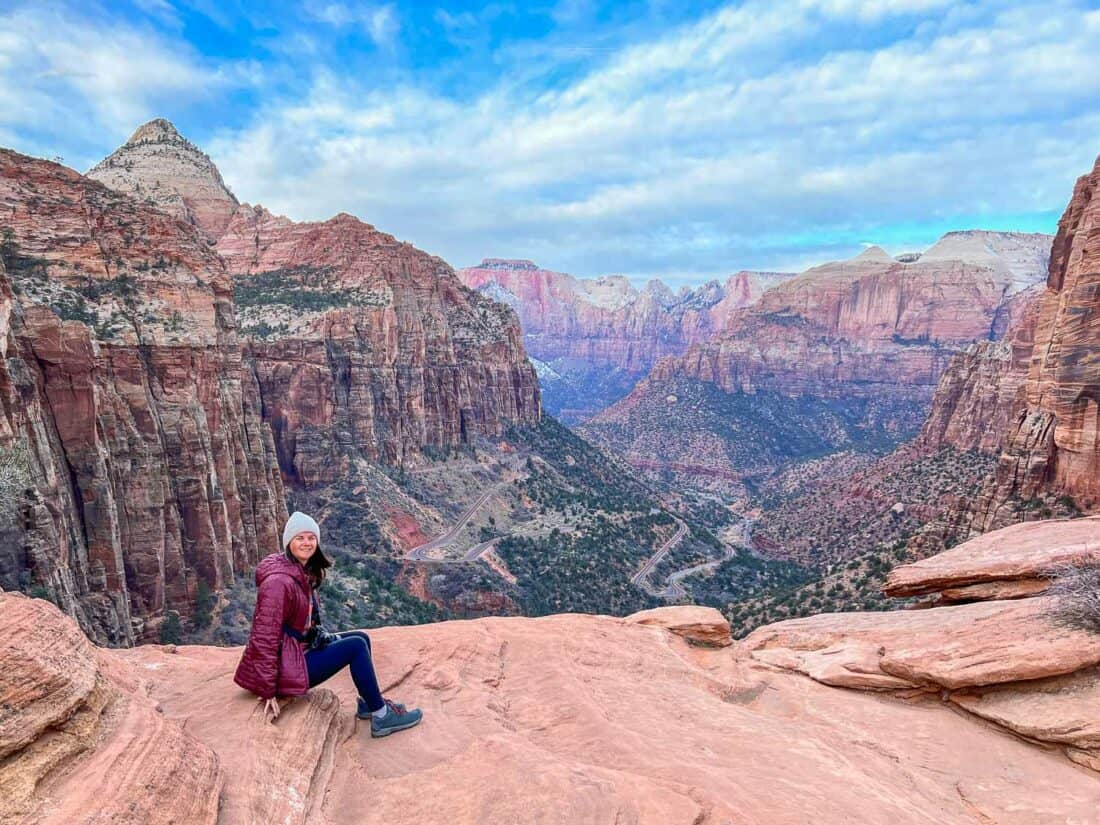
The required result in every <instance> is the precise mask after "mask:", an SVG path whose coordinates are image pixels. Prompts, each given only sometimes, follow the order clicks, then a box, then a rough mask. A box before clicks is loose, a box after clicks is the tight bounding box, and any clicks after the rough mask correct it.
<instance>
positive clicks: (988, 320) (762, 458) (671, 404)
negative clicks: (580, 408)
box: [583, 232, 1049, 488]
mask: <svg viewBox="0 0 1100 825" xmlns="http://www.w3.org/2000/svg"><path fill="white" fill-rule="evenodd" d="M1047 243H1049V236H1044V235H1019V234H1014V233H989V232H969V233H951V234H949V235H947V236H945V237H944V238H943V239H942V240H941V241H940V242H939V243H938V244H936V245H935V246H934V247H933V248H932V249H931V250H929V252H928V253H926V254H924V255H922V256H920V258H918V259H917V260H916V261H914V262H911V263H901V262H899V261H896V260H894V259H892V258H890V257H889V256H888V255H886V253H885V252H883V251H882V250H881V249H879V248H877V247H873V248H871V249H869V250H867V251H865V252H864V253H862V254H861V255H859V256H857V257H855V258H853V259H851V260H849V261H841V262H836V263H831V264H825V265H823V266H820V267H815V268H813V269H810V270H807V271H806V272H804V273H802V274H801V275H799V276H798V277H796V278H793V279H791V280H788V281H785V282H783V283H781V284H779V285H778V286H775V287H773V288H772V289H769V290H767V291H766V292H765V293H764V294H763V295H762V296H761V298H760V300H759V301H757V302H756V303H755V304H753V305H752V306H749V307H747V308H744V309H741V310H739V311H735V312H734V313H732V315H731V316H730V317H729V319H728V321H727V323H726V325H725V327H724V329H723V330H722V331H721V332H720V333H719V334H718V335H717V336H715V337H714V338H712V339H711V340H709V341H705V342H703V343H700V344H696V345H694V346H692V347H690V348H689V349H688V351H687V352H686V353H684V354H683V355H681V356H678V357H668V358H663V359H661V360H660V361H658V362H657V364H656V365H655V366H654V368H653V369H652V370H651V371H650V373H649V375H648V376H646V378H644V379H643V380H642V381H641V382H639V383H638V385H637V386H636V387H635V388H634V390H633V391H632V392H631V393H630V395H628V396H626V397H625V398H623V399H622V400H621V401H619V402H617V403H616V404H614V405H612V406H611V407H609V408H608V409H606V410H604V411H603V412H601V413H599V414H598V415H596V416H594V417H593V418H592V419H591V420H590V421H588V422H586V424H585V429H584V430H583V432H585V433H586V434H587V435H589V436H591V437H593V438H595V439H597V440H599V441H601V442H603V443H605V444H607V445H608V446H609V447H611V448H612V449H615V450H616V451H618V452H620V453H621V454H623V455H625V456H626V457H627V459H628V460H629V461H631V463H633V464H635V465H636V466H639V467H644V468H646V469H647V470H649V471H652V472H655V473H658V474H659V473H665V474H668V473H671V474H673V475H675V476H676V477H677V478H679V479H681V480H682V481H683V483H686V484H689V485H691V486H704V487H708V488H712V487H714V484H713V482H711V481H709V480H708V477H709V476H711V475H713V472H714V471H715V470H716V469H721V465H724V469H725V470H726V472H727V473H732V474H733V477H734V479H735V480H736V479H737V477H738V476H741V475H751V474H754V473H758V472H760V471H763V472H765V473H767V472H771V471H772V470H774V469H775V467H776V466H778V464H779V463H781V462H782V461H783V460H785V459H792V458H793V459H797V458H799V457H801V455H803V454H805V453H809V454H813V453H816V452H819V451H820V450H821V449H822V448H823V447H825V448H830V449H832V450H841V449H844V448H845V447H846V446H847V445H848V444H852V443H854V442H856V441H857V440H859V439H861V438H867V437H868V436H869V435H872V434H873V435H874V437H878V438H882V439H893V440H895V441H900V440H903V439H906V438H909V437H911V435H915V434H916V431H917V430H919V427H920V425H921V423H922V422H923V421H924V419H925V416H926V413H927V410H928V407H929V402H930V401H931V400H932V397H933V393H934V391H935V389H936V387H937V384H938V383H939V380H940V377H941V375H943V373H944V372H945V370H946V369H947V366H948V364H949V363H950V362H951V358H952V356H953V355H954V354H955V353H957V352H959V351H960V350H963V349H965V348H967V347H971V346H972V345H973V344H974V343H975V342H979V341H980V342H986V343H983V344H979V345H978V349H976V350H975V351H974V355H973V356H972V357H973V359H975V360H977V361H978V362H979V364H980V366H973V365H971V366H966V365H965V364H957V365H956V368H955V370H954V372H953V373H952V375H951V378H950V382H949V388H948V389H947V390H945V391H944V397H945V399H946V398H947V397H950V398H952V399H953V402H952V403H951V404H949V403H948V402H947V401H946V400H945V401H944V402H943V404H942V405H941V406H942V407H943V409H944V412H942V413H941V414H940V415H939V416H938V417H937V418H936V419H935V420H934V421H933V422H930V423H929V436H928V438H929V442H930V444H929V446H931V447H932V448H938V447H939V446H942V444H946V443H948V442H950V441H952V440H955V441H958V442H960V444H961V443H963V442H964V441H965V442H974V441H977V442H979V443H980V442H982V440H983V439H988V440H989V441H990V444H989V445H987V446H989V447H990V448H992V445H993V444H994V443H996V442H997V439H996V438H992V437H990V436H988V432H989V431H988V429H986V430H983V429H981V428H979V427H978V426H977V425H969V424H967V425H966V427H968V429H967V433H968V435H967V436H966V437H965V438H964V437H963V436H962V435H959V434H958V433H960V432H961V431H962V430H963V429H964V425H963V424H960V423H958V422H957V421H956V419H959V420H967V421H969V420H972V419H974V418H975V417H981V418H982V419H983V420H986V419H995V420H1001V421H1003V420H1007V419H1008V416H1009V413H1010V411H1011V410H1012V409H1013V407H1012V400H1013V399H1014V398H1015V397H1016V396H1015V390H1016V386H1017V385H1012V384H1010V383H1009V382H1007V381H1006V382H1004V385H1003V386H1002V385H1001V384H1000V383H998V384H997V386H996V387H995V388H994V389H993V390H991V391H988V392H987V391H984V390H983V391H982V392H977V391H975V390H973V389H972V385H973V384H975V383H977V382H976V381H975V380H974V377H973V376H972V375H971V373H973V372H978V373H979V378H984V377H986V376H987V375H988V376H991V377H996V378H999V377H1000V376H1001V375H1002V374H1003V373H1007V372H1008V371H1009V368H1010V366H1011V363H1012V359H1013V358H1025V357H1026V356H1025V355H1017V354H1016V348H1015V346H1016V345H1015V344H1013V345H1012V347H1007V346H1006V345H1002V344H996V343H990V341H991V340H996V339H999V338H1000V337H1001V336H1002V335H1004V334H1005V333H1006V331H1008V330H1010V329H1011V330H1012V331H1013V333H1014V334H1017V335H1019V336H1020V342H1021V343H1020V346H1021V348H1022V347H1023V343H1024V342H1025V341H1026V340H1027V334H1026V323H1025V319H1026V309H1027V305H1028V301H1027V298H1028V297H1029V292H1028V290H1029V288H1030V287H1031V286H1034V284H1035V283H1036V282H1037V281H1038V279H1040V278H1041V277H1042V272H1041V268H1040V265H1041V263H1042V261H1043V256H1042V253H1041V252H1040V250H1041V249H1042V247H1043V246H1044V245H1045V244H1047ZM978 353H981V355H980V356H979V355H978ZM989 353H993V354H994V356H995V357H989ZM698 384H707V385H711V386H713V387H716V388H717V390H719V391H720V392H721V394H725V395H726V396H727V397H726V398H724V399H723V398H716V397H715V394H712V396H711V398H710V399H709V400H707V401H706V402H705V403H704V404H702V406H700V405H699V404H692V405H691V406H690V409H687V410H684V411H683V412H681V410H680V409H679V406H680V405H681V401H682V396H683V395H684V393H685V392H687V393H690V394H691V395H692V396H693V397H702V396H704V395H706V393H705V392H703V391H700V390H699V389H698V388H693V386H694V385H698ZM800 408H803V409H805V410H806V412H804V413H802V414H801V419H800V415H799V409H800ZM742 409H744V410H747V411H748V412H747V414H742V413H741V412H739V411H740V410H742ZM708 418H713V419H715V421H713V422H711V421H709V420H707V419H708ZM800 420H801V424H800ZM727 421H728V422H730V424H729V425H728V426H727V425H725V424H724V423H723V422H727ZM760 422H767V423H768V425H769V426H770V427H771V428H772V429H774V430H779V429H782V430H783V431H784V432H785V433H789V435H785V437H784V438H783V439H782V444H781V445H780V448H779V449H772V448H771V447H770V445H769V449H768V450H748V452H750V453H751V455H750V457H749V462H750V463H746V461H744V460H741V459H740V458H739V457H738V452H739V450H745V447H746V445H749V444H755V443H757V442H758V441H760V440H761V437H760V436H758V435H757V434H756V433H754V432H751V430H752V428H753V427H754V426H759V423H760ZM945 434H946V435H945ZM764 438H765V440H766V435H765V436H764ZM937 439H938V441H939V442H942V443H935V442H936V440H937ZM951 446H954V445H953V444H951ZM969 447H970V443H967V446H966V447H965V448H969ZM784 451H785V453H786V454H785V455H784V454H783V453H784ZM803 451H804V452H803ZM768 452H773V453H775V455H776V456H777V457H773V456H769V455H767V453H768ZM715 457H717V463H718V464H719V466H718V467H715V466H713V465H714V463H715ZM761 465H763V466H761ZM692 468H698V471H694V470H693V469H692ZM694 476H698V477H699V478H698V480H696V479H695V478H694ZM724 486H726V487H729V485H724Z"/></svg>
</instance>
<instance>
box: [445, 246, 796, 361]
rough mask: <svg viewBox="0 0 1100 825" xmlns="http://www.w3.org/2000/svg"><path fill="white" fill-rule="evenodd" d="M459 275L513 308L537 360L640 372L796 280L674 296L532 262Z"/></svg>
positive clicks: (498, 263) (501, 263) (773, 277)
mask: <svg viewBox="0 0 1100 825" xmlns="http://www.w3.org/2000/svg"><path fill="white" fill-rule="evenodd" d="M459 277H460V278H461V279H462V282H463V283H465V284H466V285H467V286H469V287H471V288H473V289H477V290H478V291H480V292H483V293H484V294H486V295H488V296H489V297H491V298H494V299H495V300H498V301H501V302H503V303H506V304H508V305H509V306H511V307H512V308H513V309H515V310H516V312H517V313H518V314H519V319H520V325H521V327H522V328H523V335H524V341H525V342H526V344H527V349H528V351H529V352H530V353H531V355H532V356H533V357H535V358H537V359H539V360H540V361H544V362H547V363H551V362H554V361H558V360H569V359H575V360H579V361H583V362H584V363H586V364H590V365H596V366H608V367H614V368H617V369H620V370H623V371H624V372H627V373H630V374H633V375H639V374H642V373H644V372H646V371H647V370H648V369H649V368H650V367H651V366H652V365H653V364H654V363H655V362H656V361H657V359H659V358H661V357H664V356H666V355H678V354H680V353H682V352H683V351H684V350H685V349H687V347H689V346H690V345H692V344H694V343H697V342H699V341H703V340H706V339H707V338H709V337H711V336H712V335H714V334H715V333H716V332H717V331H718V330H720V329H721V328H722V327H723V325H724V324H725V322H726V319H727V318H728V317H729V315H730V313H731V312H733V311H734V310H736V309H739V308H741V307H744V306H749V305H751V304H753V303H755V302H756V301H758V300H759V299H760V296H761V295H762V294H763V293H764V290H765V289H767V288H768V287H770V286H773V285H774V284H776V283H779V282H781V281H782V280H784V279H785V278H789V277H791V276H790V275H787V274H784V273H771V272H738V273H737V274H735V275H732V276H730V277H729V278H728V279H727V280H726V282H725V283H724V284H720V283H719V282H718V281H710V282H708V283H706V284H703V285H702V286H700V287H698V288H696V289H690V288H688V287H683V288H681V289H680V291H679V292H676V293H673V292H672V291H671V290H670V289H669V288H668V287H667V286H666V285H665V284H664V283H662V282H661V281H658V280H652V281H650V282H649V283H648V284H646V286H645V288H644V289H641V290H638V289H635V288H634V286H632V285H631V283H630V281H628V280H627V279H626V278H624V277H623V276H621V275H614V276H610V277H604V278H574V277H573V276H571V275H567V274H565V273H563V272H551V271H548V270H545V269H541V268H539V267H538V266H536V265H535V264H534V263H532V262H531V261H517V260H502V259H498V258H488V259H486V260H484V261H482V262H481V265H480V266H476V267H469V268H467V269H461V270H459Z"/></svg>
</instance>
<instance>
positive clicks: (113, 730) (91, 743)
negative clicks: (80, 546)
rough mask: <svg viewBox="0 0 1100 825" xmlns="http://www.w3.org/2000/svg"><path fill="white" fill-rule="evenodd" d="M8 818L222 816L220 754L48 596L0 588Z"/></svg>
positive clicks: (1, 783) (162, 820)
mask: <svg viewBox="0 0 1100 825" xmlns="http://www.w3.org/2000/svg"><path fill="white" fill-rule="evenodd" d="M0 614H2V615H3V620H2V626H3V633H4V646H3V650H2V652H0V662H2V666H0V707H2V708H3V712H2V713H0V760H3V766H4V768H3V770H2V771H0V820H3V821H4V822H34V823H41V824H42V825H47V824H49V825H53V823H56V824H57V825H68V824H69V823H73V822H93V821H94V822H113V823H130V822H133V823H137V822H143V823H152V824H153V825H162V824H163V825H168V823H171V822H188V823H192V822H193V823H208V825H214V823H216V822H218V821H219V816H218V801H219V795H220V794H221V789H222V784H223V782H224V773H223V771H222V769H221V766H220V765H219V760H218V757H217V756H216V755H215V754H214V752H213V751H212V750H210V748H209V747H207V746H205V745H203V744H202V743H201V742H199V741H198V740H197V739H195V738H194V737H193V736H191V735H190V734H188V733H187V732H185V731H184V730H183V729H182V728H181V727H180V726H179V725H178V724H177V723H175V722H173V721H171V720H169V719H167V718H165V716H164V714H163V713H161V712H160V708H159V707H158V706H157V705H156V703H155V702H154V701H152V700H151V699H150V698H149V697H148V696H147V695H146V691H145V689H144V685H143V683H142V681H141V678H140V676H139V675H138V673H137V672H136V671H135V670H134V669H133V668H131V667H129V666H128V665H126V664H125V663H124V662H121V661H119V660H118V659H117V658H116V657H115V656H114V655H113V654H111V653H109V652H107V651H103V650H97V649H96V648H94V647H93V646H92V645H91V644H89V642H88V640H87V638H85V637H84V635H83V634H82V633H81V632H80V629H79V628H78V627H77V626H76V624H75V622H73V621H72V620H71V619H69V618H68V617H65V616H63V615H62V614H61V613H60V612H59V611H58V610H57V608H55V607H54V606H53V605H52V604H49V603H48V602H45V601H42V600H38V599H29V598H27V597H25V596H23V595H22V594H19V593H0Z"/></svg>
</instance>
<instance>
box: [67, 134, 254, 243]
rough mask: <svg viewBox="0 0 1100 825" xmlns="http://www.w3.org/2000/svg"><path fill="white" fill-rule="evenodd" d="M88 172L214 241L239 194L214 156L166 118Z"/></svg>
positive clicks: (135, 136)
mask: <svg viewBox="0 0 1100 825" xmlns="http://www.w3.org/2000/svg"><path fill="white" fill-rule="evenodd" d="M88 177H89V178H91V179H92V180H97V181H99V182H100V183H102V184H104V185H106V186H109V187H110V188H111V189H114V190H116V191H119V192H125V193H126V194H128V195H133V196H134V197H135V198H137V199H138V200H148V201H149V202H151V203H153V204H156V205H157V206H158V207H160V208H161V209H164V210H165V211H166V212H168V213H169V214H171V215H174V216H175V217H177V218H180V219H181V220H183V221H186V222H187V223H189V224H191V225H193V226H196V227H198V229H199V230H200V231H201V232H202V233H203V234H204V235H205V236H206V238H207V239H208V240H210V241H216V240H217V239H218V238H220V237H221V235H222V234H223V233H224V232H225V228H226V227H227V226H228V225H229V220H230V218H232V217H233V213H234V212H236V211H237V199H236V198H235V197H233V193H232V192H230V191H229V189H228V187H226V185H225V182H224V181H222V176H221V174H220V173H219V172H218V169H217V167H216V166H214V163H213V161H211V160H210V158H209V157H207V156H206V155H205V154H203V152H202V151H200V150H199V148H198V147H197V146H195V145H194V144H193V143H191V142H190V141H189V140H187V139H185V138H183V137H182V136H181V135H180V133H179V132H177V131H176V127H175V126H173V125H172V124H171V123H169V122H168V121H167V120H164V119H163V118H157V119H156V120H151V121H149V122H148V123H146V124H145V125H143V126H140V127H138V129H137V131H136V132H134V134H133V135H131V137H130V139H129V140H128V141H126V143H124V144H123V145H122V146H120V147H119V148H118V149H117V150H115V152H114V153H113V154H111V155H110V157H107V158H104V159H103V160H101V161H100V162H99V163H97V164H96V165H95V166H93V167H92V168H91V169H89V170H88Z"/></svg>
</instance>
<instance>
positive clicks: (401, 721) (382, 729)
mask: <svg viewBox="0 0 1100 825" xmlns="http://www.w3.org/2000/svg"><path fill="white" fill-rule="evenodd" d="M386 706H387V707H388V708H389V713H387V714H386V715H385V716H383V717H382V718H381V719H379V718H378V717H377V716H374V715H372V716H371V718H370V735H371V736H373V737H375V738H378V737H379V736H389V735H390V734H391V733H396V732H397V731H399V730H405V729H406V728H411V727H415V726H416V725H419V724H420V719H421V717H422V716H423V714H422V713H421V712H420V708H413V709H412V710H406V708H405V706H404V705H402V704H399V703H397V702H391V701H389V700H388V699H387V700H386Z"/></svg>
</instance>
